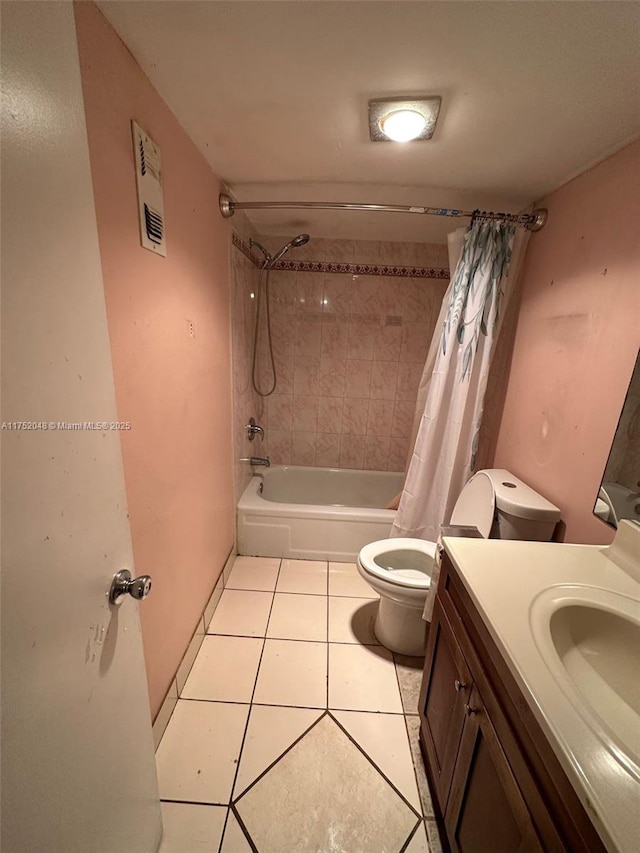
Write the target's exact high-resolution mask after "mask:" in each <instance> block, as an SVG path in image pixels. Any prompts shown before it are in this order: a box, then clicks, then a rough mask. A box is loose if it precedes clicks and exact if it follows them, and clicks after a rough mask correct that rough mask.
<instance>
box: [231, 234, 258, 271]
mask: <svg viewBox="0 0 640 853" xmlns="http://www.w3.org/2000/svg"><path fill="white" fill-rule="evenodd" d="M231 242H232V244H233V245H234V246H235V247H236V249H240V251H241V252H242V254H243V255H246V256H247V258H249V260H250V261H251V262H252V264H253V265H254V266H256V267H259V266H260V261H259V259H258V258H256V256H255V255H254V254H253V252H252V251H251V246H250V245H249V244H248V243H247V242H246V240H243V239H242V237H241V236H240V235H239V234H237V233H236V232H235V231H232V232H231Z"/></svg>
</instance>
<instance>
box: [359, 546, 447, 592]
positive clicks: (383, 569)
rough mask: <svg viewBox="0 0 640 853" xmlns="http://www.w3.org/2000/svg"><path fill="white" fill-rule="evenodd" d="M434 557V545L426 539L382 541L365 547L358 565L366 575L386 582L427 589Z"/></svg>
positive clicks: (415, 588)
mask: <svg viewBox="0 0 640 853" xmlns="http://www.w3.org/2000/svg"><path fill="white" fill-rule="evenodd" d="M416 552H417V554H416ZM435 555H436V544H435V542H429V541H428V540H427V539H410V538H398V539H381V540H379V541H378V542H371V543H370V544H369V545H365V546H364V548H363V549H362V550H361V551H360V553H359V555H358V563H359V565H360V566H361V568H362V569H363V570H364V571H365V572H366V573H367V574H369V575H372V576H373V577H376V578H379V579H380V580H382V581H385V582H386V583H389V584H393V585H396V586H399V587H406V588H411V589H414V590H419V589H420V590H427V589H429V586H430V584H431V569H432V567H433V561H434V558H435Z"/></svg>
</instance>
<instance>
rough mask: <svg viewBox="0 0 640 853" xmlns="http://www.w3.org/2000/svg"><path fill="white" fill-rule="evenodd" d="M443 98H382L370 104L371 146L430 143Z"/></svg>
mask: <svg viewBox="0 0 640 853" xmlns="http://www.w3.org/2000/svg"><path fill="white" fill-rule="evenodd" d="M441 102H442V98H440V96H438V95H434V96H432V97H428V98H385V99H382V98H380V99H376V100H373V101H369V136H370V137H371V141H372V142H410V141H413V140H422V139H431V137H432V136H433V132H434V130H435V127H436V121H437V120H438V113H439V112H440V104H441Z"/></svg>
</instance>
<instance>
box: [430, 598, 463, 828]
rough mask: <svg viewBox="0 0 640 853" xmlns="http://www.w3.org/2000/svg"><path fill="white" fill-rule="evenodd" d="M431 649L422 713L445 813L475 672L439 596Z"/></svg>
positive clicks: (434, 778)
mask: <svg viewBox="0 0 640 853" xmlns="http://www.w3.org/2000/svg"><path fill="white" fill-rule="evenodd" d="M429 650H430V651H429ZM429 650H428V651H427V664H426V666H425V675H424V684H423V695H424V698H423V699H422V702H421V703H420V716H421V720H422V730H423V740H424V744H425V748H426V750H427V754H428V758H429V766H430V770H431V776H432V782H433V784H434V785H435V788H436V793H437V796H438V802H439V805H440V809H441V812H442V813H443V814H444V811H445V808H446V805H447V799H448V796H449V787H450V784H451V778H452V775H453V768H454V766H455V761H456V754H457V752H458V744H459V743H460V736H461V734H462V729H463V727H464V723H465V712H464V706H465V704H466V702H467V699H468V696H469V692H470V689H471V674H470V672H469V669H468V667H467V664H466V662H465V660H464V657H463V656H462V651H461V650H460V646H459V645H458V642H457V640H456V638H455V636H454V634H453V630H452V629H451V625H450V623H449V620H448V618H447V615H446V614H445V612H444V610H443V609H442V605H441V603H440V601H439V599H436V603H435V608H434V611H433V620H432V622H431V628H430V631H429Z"/></svg>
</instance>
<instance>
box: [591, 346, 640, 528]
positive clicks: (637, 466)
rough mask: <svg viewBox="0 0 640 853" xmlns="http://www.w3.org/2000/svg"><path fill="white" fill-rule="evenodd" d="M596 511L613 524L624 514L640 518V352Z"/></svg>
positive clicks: (596, 513)
mask: <svg viewBox="0 0 640 853" xmlns="http://www.w3.org/2000/svg"><path fill="white" fill-rule="evenodd" d="M593 512H594V514H595V515H597V516H598V518H601V519H602V520H603V521H606V523H607V524H610V525H611V526H612V527H617V526H618V522H619V521H620V519H622V518H632V519H634V520H635V521H640V353H639V354H638V357H637V358H636V366H635V368H634V371H633V375H632V377H631V382H630V383H629V390H628V391H627V397H626V399H625V401H624V406H623V407H622V414H621V415H620V420H619V421H618V428H617V430H616V434H615V435H614V437H613V444H612V445H611V452H610V453H609V458H608V460H607V467H606V468H605V471H604V476H603V478H602V483H601V485H600V491H599V492H598V497H597V498H596V505H595V507H594V508H593Z"/></svg>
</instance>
